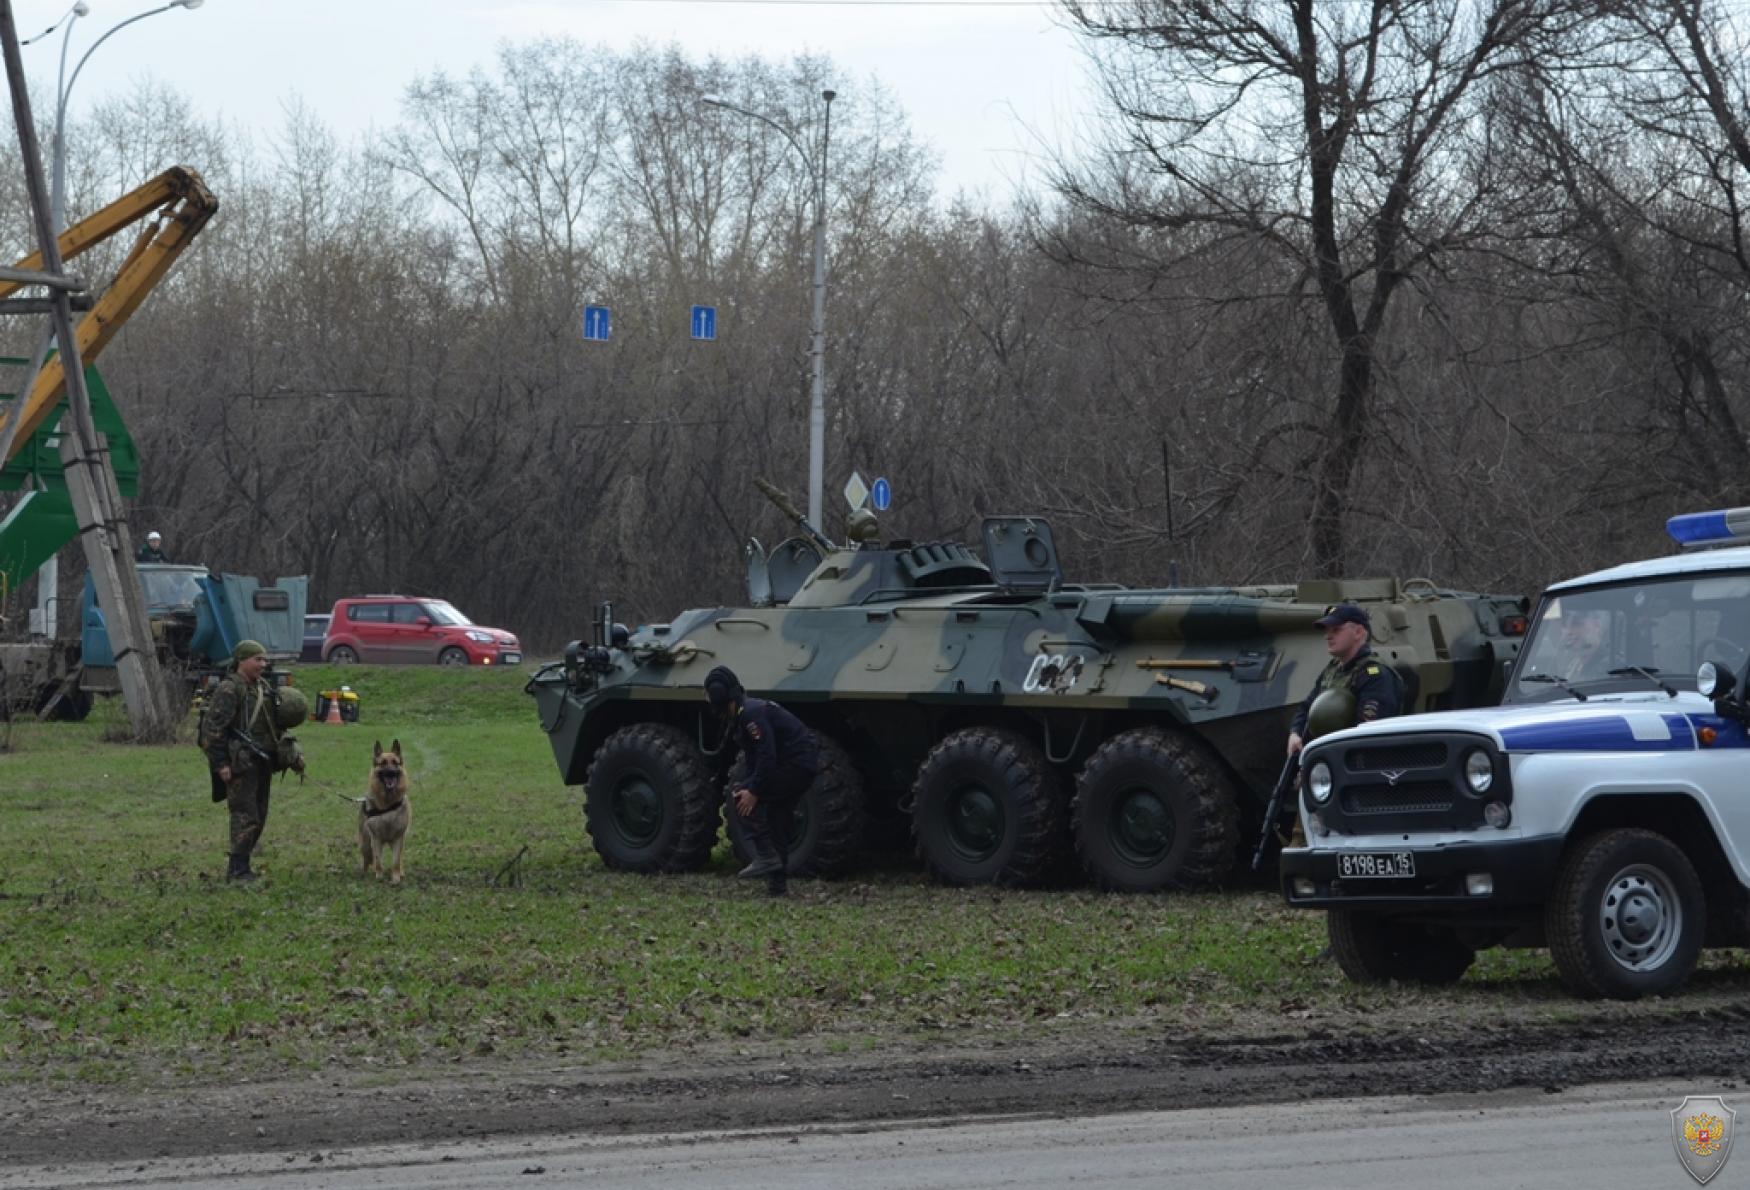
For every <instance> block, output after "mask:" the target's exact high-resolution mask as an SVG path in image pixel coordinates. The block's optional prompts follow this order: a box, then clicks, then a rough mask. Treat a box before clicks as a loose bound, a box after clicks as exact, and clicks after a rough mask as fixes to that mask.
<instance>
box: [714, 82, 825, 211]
mask: <svg viewBox="0 0 1750 1190" xmlns="http://www.w3.org/2000/svg"><path fill="white" fill-rule="evenodd" d="M699 102H700V103H702V104H704V105H705V106H706V107H720V108H723V109H725V110H727V111H732V112H736V113H739V114H740V115H743V116H746V117H747V118H748V119H750V120H758V121H759V122H760V123H761V124H764V125H765V126H766V127H768V128H771V129H774V130H775V131H776V132H777V133H778V134H779V135H781V136H782V137H783V138H784V139H785V140H787V141H789V142H790V147H791V148H792V149H795V150H796V153H797V155H798V156H800V157H801V158H802V164H803V165H804V166H806V167H807V168H808V177H809V180H810V181H812V182H813V183H814V185H815V189H817V190H818V189H819V188H820V172H819V171H818V170H816V169H815V168H814V158H812V157H810V156H809V155H808V150H807V149H804V148H803V147H802V142H800V141H798V140H797V139H796V137H795V135H794V134H792V133H791V131H790V130H789V129H788V128H786V127H784V126H783V125H782V124H780V123H778V122H777V121H776V120H774V119H772V118H771V117H770V116H767V115H763V114H761V113H759V112H756V111H751V110H749V109H748V108H745V107H737V106H736V105H735V104H733V103H730V102H729V101H727V100H724V99H717V98H715V97H713V96H710V95H701V96H700V97H699Z"/></svg>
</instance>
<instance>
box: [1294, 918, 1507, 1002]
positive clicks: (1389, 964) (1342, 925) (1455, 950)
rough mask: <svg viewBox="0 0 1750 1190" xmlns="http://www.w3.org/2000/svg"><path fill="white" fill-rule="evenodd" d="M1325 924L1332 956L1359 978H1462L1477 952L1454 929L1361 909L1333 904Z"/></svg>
mask: <svg viewBox="0 0 1750 1190" xmlns="http://www.w3.org/2000/svg"><path fill="white" fill-rule="evenodd" d="M1325 929H1326V930H1327V931H1328V933H1329V935H1330V939H1331V957H1332V958H1334V959H1336V960H1337V966H1338V967H1340V968H1342V971H1343V974H1344V975H1347V976H1348V977H1349V978H1350V979H1351V980H1353V981H1354V982H1356V983H1385V982H1386V981H1388V980H1392V979H1401V980H1405V981H1407V982H1412V983H1428V984H1446V983H1457V982H1458V981H1459V980H1460V979H1462V978H1463V977H1464V973H1465V972H1466V971H1469V970H1470V965H1471V963H1473V962H1474V961H1475V960H1476V957H1477V954H1476V951H1474V950H1472V949H1471V948H1470V947H1468V946H1466V945H1465V944H1464V943H1463V942H1461V941H1459V939H1458V936H1457V935H1456V934H1454V933H1452V931H1450V930H1442V929H1439V928H1438V927H1435V926H1420V925H1413V924H1411V923H1409V922H1402V921H1394V920H1393V919H1392V918H1390V917H1386V916H1384V915H1383V914H1378V913H1365V912H1362V911H1361V910H1357V909H1332V910H1331V911H1330V912H1329V913H1327V914H1326V915H1325Z"/></svg>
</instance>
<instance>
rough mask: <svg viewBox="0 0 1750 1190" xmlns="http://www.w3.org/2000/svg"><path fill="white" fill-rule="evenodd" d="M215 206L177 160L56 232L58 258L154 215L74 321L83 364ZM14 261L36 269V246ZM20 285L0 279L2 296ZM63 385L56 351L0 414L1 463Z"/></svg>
mask: <svg viewBox="0 0 1750 1190" xmlns="http://www.w3.org/2000/svg"><path fill="white" fill-rule="evenodd" d="M218 209H219V200H218V199H217V198H214V197H213V192H212V191H210V190H208V189H207V186H206V183H205V182H203V181H201V176H200V175H199V174H198V173H196V172H195V171H194V170H192V169H189V168H188V167H187V166H182V165H176V166H172V167H171V168H169V169H167V170H165V171H164V172H163V173H161V174H159V175H158V176H157V177H155V178H153V179H152V180H151V181H149V182H147V183H145V184H144V185H142V186H139V187H137V188H136V189H134V190H132V191H129V192H128V193H127V194H124V195H123V196H122V197H120V198H118V199H116V200H115V201H114V202H112V203H110V204H109V205H108V206H106V207H104V208H103V209H101V210H99V211H96V212H95V213H93V214H91V215H89V216H87V217H86V218H84V219H81V220H80V221H79V222H78V223H75V224H74V225H73V226H72V227H69V228H68V229H67V230H66V231H64V232H62V233H61V238H60V244H61V259H62V261H63V264H64V263H65V262H66V261H69V260H72V259H73V258H74V257H76V256H78V255H79V254H80V253H81V252H84V251H85V250H86V249H88V248H91V247H93V246H94V245H97V244H101V243H103V242H104V241H105V240H107V239H109V238H110V237H111V236H113V235H115V234H116V233H117V232H120V231H123V230H125V229H126V228H128V227H131V226H132V225H133V224H135V223H138V222H139V221H140V220H142V219H146V218H149V217H154V216H155V218H153V221H152V222H151V223H150V224H148V225H147V226H146V227H145V228H144V229H143V230H142V231H141V232H140V238H139V239H138V240H136V241H135V242H134V246H133V249H132V250H131V251H130V252H129V253H128V257H127V259H126V260H125V261H123V262H122V267H121V269H120V270H119V271H118V272H117V273H116V275H115V280H114V281H113V282H111V284H110V287H109V288H108V289H107V290H105V291H104V294H103V296H102V297H101V298H99V299H98V300H97V302H96V303H95V304H94V305H93V306H92V307H91V309H90V310H88V311H87V312H86V313H85V316H84V317H83V318H81V319H80V320H79V322H78V324H77V326H75V328H74V331H73V334H74V337H75V338H76V339H77V341H78V344H79V358H80V359H81V360H83V361H84V362H85V363H87V364H89V363H91V361H92V360H94V359H96V358H97V355H98V353H99V352H101V351H102V350H103V349H104V347H105V346H107V345H108V343H109V341H110V340H111V339H113V338H114V337H115V333H116V331H118V330H120V329H121V327H122V324H123V323H125V322H126V321H127V320H128V318H129V317H130V316H132V314H133V312H134V311H135V310H137V309H139V306H140V303H141V302H142V301H144V300H145V298H146V295H147V294H148V293H150V292H151V291H152V287H153V286H155V285H157V284H158V282H159V281H161V280H163V279H164V274H166V273H167V272H169V271H170V266H171V265H173V264H174V263H176V258H177V257H178V256H180V255H182V251H183V249H185V248H187V247H188V245H189V242H190V241H191V240H193V239H194V237H195V236H196V235H198V234H200V230H201V228H202V227H204V226H206V222H207V220H208V219H211V218H212V217H213V213H214V212H215V211H217V210H218ZM16 267H17V268H18V269H20V270H28V271H32V272H37V271H40V270H41V269H42V267H43V259H42V253H41V252H33V253H31V255H29V256H27V257H25V258H24V259H23V260H21V261H19V262H18V264H17V266H16ZM26 284H28V282H22V281H0V300H3V299H5V298H7V297H10V296H11V295H12V294H14V293H16V292H18V290H19V289H21V288H23V287H24V286H25V285H26ZM66 385H67V377H66V374H65V373H64V372H63V371H62V370H61V357H60V356H59V355H58V354H57V355H56V356H55V357H54V358H53V359H50V360H49V361H48V362H47V363H45V364H44V365H43V369H42V371H41V372H40V373H38V374H37V378H36V383H35V384H33V385H31V388H30V391H29V392H28V393H25V394H23V395H22V396H21V397H20V398H19V399H18V400H17V401H15V402H13V405H12V408H11V409H10V410H9V411H8V412H7V413H6V414H5V415H4V416H0V442H4V441H7V440H8V439H10V441H11V446H10V447H9V448H8V449H7V453H6V457H5V458H4V459H0V466H4V465H5V464H6V463H8V462H10V461H11V460H12V455H14V454H16V453H17V451H18V449H19V447H21V446H22V445H23V444H24V443H25V442H26V441H28V440H29V438H30V436H31V435H32V434H33V433H35V432H36V430H37V429H38V428H39V427H40V426H41V425H42V423H43V422H44V421H46V420H47V419H48V417H49V415H50V413H52V412H53V411H54V409H55V406H56V405H57V404H59V403H60V400H61V394H62V393H63V392H64V391H65V389H66ZM13 417H16V418H18V419H19V425H18V428H17V431H16V433H10V434H9V433H8V432H7V431H8V429H9V428H10V427H8V426H7V422H8V421H9V420H10V419H11V418H13Z"/></svg>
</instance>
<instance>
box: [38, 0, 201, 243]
mask: <svg viewBox="0 0 1750 1190" xmlns="http://www.w3.org/2000/svg"><path fill="white" fill-rule="evenodd" d="M205 3H206V0H170V3H168V4H164V5H160V6H159V7H157V8H149V9H147V10H146V11H145V12H140V13H135V14H134V15H133V16H131V17H129V18H128V19H127V20H125V21H118V22H116V23H115V24H113V25H111V26H110V27H109V28H108V29H107V30H105V31H104V34H103V36H102V37H99V38H98V39H97V40H96V41H94V42H92V43H91V48H90V49H88V50H86V51H85V53H84V54H83V55H82V56H81V57H80V59H79V61H78V63H77V64H76V65H75V66H74V67H73V77H72V78H70V79H67V81H66V83H65V84H64V85H63V84H62V82H61V78H64V77H65V76H66V73H67V43H68V42H69V41H71V40H72V38H73V26H74V24H76V23H77V20H78V18H79V17H82V16H86V15H88V14H89V13H90V12H91V9H90V8H89V7H87V6H86V4H85V0H78V3H76V4H74V5H73V17H74V19H73V20H71V21H68V22H67V32H66V33H64V34H63V35H62V36H61V74H60V76H59V77H57V78H56V80H55V157H54V166H53V175H52V178H51V181H50V189H49V210H50V213H51V215H52V216H53V221H54V226H55V234H56V235H59V234H60V233H61V231H62V230H63V228H62V224H63V223H64V222H65V220H66V213H67V212H66V205H67V201H66V200H67V194H66V178H67V141H66V137H65V136H64V135H63V132H64V129H65V128H66V121H67V98H68V96H70V95H72V93H73V84H74V83H76V82H78V81H79V72H80V71H81V70H84V69H85V63H86V62H88V61H90V60H91V55H92V54H95V53H96V52H97V47H98V46H100V45H102V44H103V43H104V42H106V41H108V40H109V39H110V38H111V37H113V36H115V35H116V34H117V33H119V32H120V31H121V30H123V29H125V28H127V27H128V26H129V25H132V24H133V23H134V22H136V21H143V20H145V19H146V18H147V17H155V16H157V15H158V14H159V13H161V12H169V11H170V10H171V9H173V8H186V9H188V10H189V11H191V12H192V11H193V10H194V9H197V8H199V7H200V6H201V5H203V4H205Z"/></svg>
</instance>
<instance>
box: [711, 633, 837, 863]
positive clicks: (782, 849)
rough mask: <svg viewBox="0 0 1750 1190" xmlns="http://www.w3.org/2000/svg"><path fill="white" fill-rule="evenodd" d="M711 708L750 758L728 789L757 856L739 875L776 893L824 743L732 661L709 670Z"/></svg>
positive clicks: (818, 766)
mask: <svg viewBox="0 0 1750 1190" xmlns="http://www.w3.org/2000/svg"><path fill="white" fill-rule="evenodd" d="M705 697H706V698H707V699H709V700H710V703H711V709H712V710H713V711H715V712H717V714H719V715H722V716H724V717H726V718H727V719H728V721H729V723H730V725H731V727H732V729H733V730H734V732H735V739H736V742H737V743H738V744H739V745H740V747H741V752H742V756H743V757H744V759H745V760H746V764H745V766H744V770H745V771H744V775H743V777H742V779H741V784H740V785H739V786H738V787H737V788H736V789H735V791H734V793H732V794H731V795H730V801H731V803H732V804H733V805H734V807H735V812H736V813H738V814H740V815H741V816H742V817H743V818H745V819H747V828H748V829H747V834H748V840H749V842H750V843H752V845H753V853H754V860H753V862H752V863H751V864H749V865H748V866H747V867H745V868H743V869H742V870H741V872H740V875H741V876H743V877H746V878H748V879H750V880H751V879H753V878H754V877H756V876H764V877H765V878H766V891H767V892H768V893H770V894H771V895H772V896H774V897H781V896H784V895H785V894H786V893H787V892H788V891H789V872H788V869H789V864H790V830H791V818H792V815H793V814H794V813H795V810H796V803H797V802H798V801H800V800H801V799H802V795H803V794H804V793H806V792H808V787H809V786H810V785H812V784H813V783H814V775H815V773H816V772H817V771H818V770H819V768H820V749H819V747H818V746H817V745H816V744H815V742H814V733H813V732H811V731H809V730H808V727H807V725H806V724H804V723H803V722H802V720H800V719H798V718H797V717H796V716H794V715H792V714H791V713H790V712H789V711H786V710H785V709H784V708H783V707H781V706H779V705H778V704H777V703H775V702H769V701H767V700H766V699H763V698H752V697H750V696H749V695H748V693H747V691H745V690H743V689H742V688H741V679H739V678H737V677H736V676H735V672H734V671H733V670H731V669H730V668H729V667H728V666H725V665H719V666H718V667H717V668H716V669H713V670H712V671H711V672H710V673H708V674H706V675H705Z"/></svg>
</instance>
